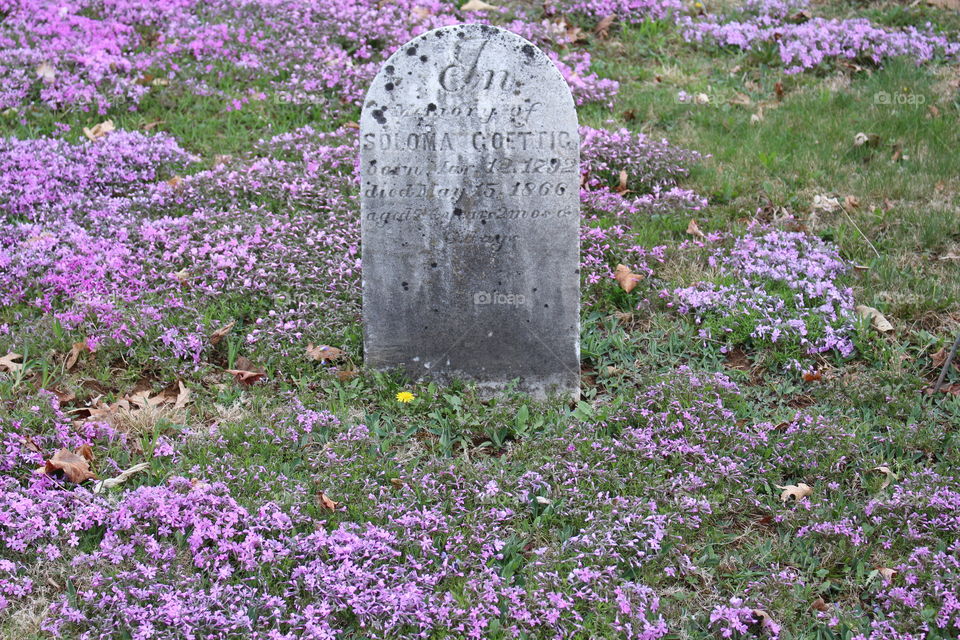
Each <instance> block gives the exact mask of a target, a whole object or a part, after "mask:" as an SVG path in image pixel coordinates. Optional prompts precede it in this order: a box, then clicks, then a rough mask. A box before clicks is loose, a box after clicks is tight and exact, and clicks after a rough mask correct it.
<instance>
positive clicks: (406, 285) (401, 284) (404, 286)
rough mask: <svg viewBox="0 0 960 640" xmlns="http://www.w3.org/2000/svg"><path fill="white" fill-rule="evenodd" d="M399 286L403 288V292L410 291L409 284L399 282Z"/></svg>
mask: <svg viewBox="0 0 960 640" xmlns="http://www.w3.org/2000/svg"><path fill="white" fill-rule="evenodd" d="M400 286H401V287H403V290H404V291H409V290H410V283H408V282H401V283H400Z"/></svg>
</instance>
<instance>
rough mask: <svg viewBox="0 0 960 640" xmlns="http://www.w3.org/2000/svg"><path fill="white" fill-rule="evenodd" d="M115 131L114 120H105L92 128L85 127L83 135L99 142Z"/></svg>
mask: <svg viewBox="0 0 960 640" xmlns="http://www.w3.org/2000/svg"><path fill="white" fill-rule="evenodd" d="M115 129H116V127H114V126H113V120H104V121H103V122H100V123H98V124H95V125H93V127H92V128H90V127H84V128H83V135H85V136H87V137H88V138H89V139H91V140H99V139H100V138H102V137H103V136H105V135H107V134H108V133H110V132H111V131H113V130H115Z"/></svg>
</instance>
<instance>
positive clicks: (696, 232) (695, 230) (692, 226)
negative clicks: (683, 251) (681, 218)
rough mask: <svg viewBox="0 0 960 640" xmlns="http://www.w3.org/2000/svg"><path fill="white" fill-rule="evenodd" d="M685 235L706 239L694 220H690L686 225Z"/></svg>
mask: <svg viewBox="0 0 960 640" xmlns="http://www.w3.org/2000/svg"><path fill="white" fill-rule="evenodd" d="M687 233H688V234H690V235H691V236H696V237H697V238H706V237H707V236H706V234H705V233H704V232H703V231H701V230H700V225H698V224H697V219H696V218H690V223H689V224H688V225H687Z"/></svg>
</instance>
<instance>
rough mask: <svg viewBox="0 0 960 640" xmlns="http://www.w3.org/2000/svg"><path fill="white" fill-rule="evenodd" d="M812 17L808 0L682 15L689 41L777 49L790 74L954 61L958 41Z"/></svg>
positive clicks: (762, 0) (772, 0)
mask: <svg viewBox="0 0 960 640" xmlns="http://www.w3.org/2000/svg"><path fill="white" fill-rule="evenodd" d="M808 17H809V6H808V4H807V3H806V2H805V1H804V0H789V1H786V0H755V1H753V2H748V3H746V4H744V5H743V6H741V7H738V8H736V9H734V10H733V11H732V12H731V13H729V14H728V15H715V14H706V15H705V16H702V17H690V16H683V17H681V18H680V19H679V20H678V23H679V25H680V26H681V28H682V30H683V35H684V38H685V39H686V40H687V41H688V42H703V41H712V42H715V43H716V44H718V45H720V46H731V47H738V48H740V49H743V50H744V51H750V50H756V49H758V48H760V47H764V46H773V47H775V48H776V49H777V51H778V53H779V56H780V60H781V61H782V62H783V64H784V66H785V71H786V73H800V72H802V71H804V70H807V69H814V68H817V67H821V66H824V65H826V64H830V63H833V62H836V61H850V62H853V63H858V64H869V65H875V66H878V65H881V64H883V62H884V61H886V60H888V59H890V58H895V57H900V56H903V57H906V58H908V59H910V60H913V61H914V62H915V63H916V64H918V65H919V64H922V63H924V62H927V61H929V60H931V59H933V58H934V57H937V56H940V57H944V58H951V59H952V58H955V57H956V56H957V55H958V54H960V42H957V41H955V40H951V39H950V38H948V37H947V36H944V35H940V34H938V33H935V32H934V31H933V27H932V25H929V24H928V25H927V28H926V29H917V28H915V27H905V28H902V29H892V28H887V27H882V26H879V25H876V24H874V23H873V22H871V21H870V20H867V19H865V18H852V19H846V20H840V19H826V18H821V17H810V18H809V19H807V18H808Z"/></svg>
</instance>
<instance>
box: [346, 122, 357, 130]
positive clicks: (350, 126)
mask: <svg viewBox="0 0 960 640" xmlns="http://www.w3.org/2000/svg"><path fill="white" fill-rule="evenodd" d="M343 128H344V129H359V128H360V123H359V122H345V123H343Z"/></svg>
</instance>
